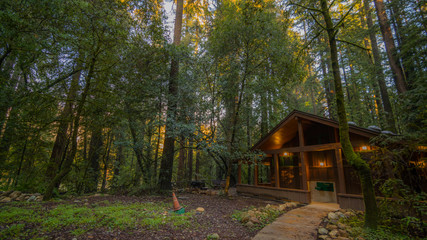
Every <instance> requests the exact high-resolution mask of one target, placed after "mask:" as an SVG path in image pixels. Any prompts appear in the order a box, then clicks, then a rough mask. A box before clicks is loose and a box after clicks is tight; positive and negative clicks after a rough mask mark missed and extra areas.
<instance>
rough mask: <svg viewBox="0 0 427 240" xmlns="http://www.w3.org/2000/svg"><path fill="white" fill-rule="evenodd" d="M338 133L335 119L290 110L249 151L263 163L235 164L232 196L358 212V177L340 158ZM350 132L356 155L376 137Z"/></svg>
mask: <svg viewBox="0 0 427 240" xmlns="http://www.w3.org/2000/svg"><path fill="white" fill-rule="evenodd" d="M338 129H339V126H338V122H337V121H334V120H331V119H327V118H323V117H319V116H316V115H312V114H309V113H305V112H300V111H296V110H295V111H293V112H292V113H291V114H289V115H288V116H287V117H286V118H285V119H284V120H283V121H281V122H280V123H279V124H278V125H277V126H276V127H274V128H273V129H272V130H271V131H270V132H269V133H268V134H267V135H265V136H264V137H263V138H261V139H260V140H259V141H258V142H257V143H256V144H255V145H254V146H253V147H252V149H251V150H252V151H255V150H258V151H261V152H263V153H264V157H263V159H262V160H258V162H257V164H252V163H251V162H248V161H243V160H242V161H239V164H238V177H237V179H238V180H237V181H238V183H237V186H236V187H237V192H239V193H246V194H253V195H266V196H271V197H274V198H278V199H289V200H293V201H299V202H303V203H310V202H330V203H338V204H339V205H340V207H341V208H352V209H356V210H363V209H364V203H363V197H362V193H361V187H360V182H359V178H358V176H357V173H356V172H355V171H354V170H353V168H352V167H351V166H350V165H349V164H348V163H347V161H346V159H345V157H344V156H343V154H342V151H341V144H340V143H339V134H338V131H339V130H338ZM349 131H350V140H351V143H352V145H353V148H354V150H355V151H356V152H358V151H370V150H372V147H371V146H370V145H369V140H370V138H372V137H374V136H376V135H378V134H379V131H375V130H371V129H366V128H361V127H357V126H355V125H349ZM248 177H249V179H248Z"/></svg>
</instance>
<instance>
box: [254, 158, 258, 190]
mask: <svg viewBox="0 0 427 240" xmlns="http://www.w3.org/2000/svg"><path fill="white" fill-rule="evenodd" d="M254 185H255V186H258V164H257V162H255V164H254Z"/></svg>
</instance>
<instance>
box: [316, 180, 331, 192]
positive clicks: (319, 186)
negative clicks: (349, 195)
mask: <svg viewBox="0 0 427 240" xmlns="http://www.w3.org/2000/svg"><path fill="white" fill-rule="evenodd" d="M315 189H316V190H319V191H328V192H333V191H334V184H333V183H325V182H317V183H316V187H315Z"/></svg>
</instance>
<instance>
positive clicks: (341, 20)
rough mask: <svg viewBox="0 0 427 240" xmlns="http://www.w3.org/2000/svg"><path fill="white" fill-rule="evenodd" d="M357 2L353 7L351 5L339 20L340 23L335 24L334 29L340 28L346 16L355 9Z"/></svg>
mask: <svg viewBox="0 0 427 240" xmlns="http://www.w3.org/2000/svg"><path fill="white" fill-rule="evenodd" d="M355 5H356V4H355V3H354V4H353V5H352V6H351V7H350V9H349V10H348V11H347V12H346V13H345V14H344V16H343V17H342V18H341V19H340V20H339V21H338V23H337V24H335V26H334V29H337V28H339V27H340V26H341V25H342V24H343V22H344V20H345V18H346V17H347V16H348V14H349V13H350V12H351V10H353V8H354V6H355Z"/></svg>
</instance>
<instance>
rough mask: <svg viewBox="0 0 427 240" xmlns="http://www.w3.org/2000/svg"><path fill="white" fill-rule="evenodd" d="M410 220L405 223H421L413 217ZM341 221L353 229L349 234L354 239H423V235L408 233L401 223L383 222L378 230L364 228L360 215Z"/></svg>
mask: <svg viewBox="0 0 427 240" xmlns="http://www.w3.org/2000/svg"><path fill="white" fill-rule="evenodd" d="M408 218H409V219H408V220H405V221H417V222H419V219H414V218H411V217H408ZM340 221H341V222H343V223H345V224H346V225H348V226H350V227H351V229H350V231H349V233H350V236H351V237H353V238H354V239H362V238H363V239H366V240H382V239H390V240H407V239H418V238H420V237H421V238H422V236H423V235H421V236H419V235H417V233H415V232H412V231H407V230H406V229H404V228H402V225H401V224H399V223H393V222H390V221H387V220H385V221H384V220H383V221H381V222H380V224H379V225H378V228H377V229H376V230H371V229H366V228H363V224H364V221H363V215H362V214H360V213H358V214H357V215H355V216H352V217H350V218H348V219H344V218H342V219H340ZM403 225H404V224H403ZM424 227H426V226H424ZM418 230H419V229H418ZM418 233H419V232H418Z"/></svg>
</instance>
